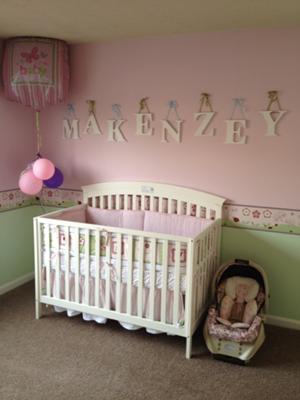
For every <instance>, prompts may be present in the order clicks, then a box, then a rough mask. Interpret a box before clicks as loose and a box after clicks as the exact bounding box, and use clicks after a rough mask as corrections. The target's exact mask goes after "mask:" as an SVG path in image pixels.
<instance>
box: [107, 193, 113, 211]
mask: <svg viewBox="0 0 300 400" xmlns="http://www.w3.org/2000/svg"><path fill="white" fill-rule="evenodd" d="M107 197H108V209H109V210H112V195H108V196H107Z"/></svg>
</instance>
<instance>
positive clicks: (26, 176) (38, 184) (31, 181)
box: [19, 169, 43, 196]
mask: <svg viewBox="0 0 300 400" xmlns="http://www.w3.org/2000/svg"><path fill="white" fill-rule="evenodd" d="M42 187H43V181H42V180H41V179H38V178H37V177H36V176H35V175H34V174H33V172H32V170H31V169H28V170H27V171H25V172H22V173H21V175H20V178H19V188H20V189H21V191H22V192H23V193H25V194H28V195H30V196H33V195H35V194H38V193H39V192H40V191H41V190H42Z"/></svg>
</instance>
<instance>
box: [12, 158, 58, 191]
mask: <svg viewBox="0 0 300 400" xmlns="http://www.w3.org/2000/svg"><path fill="white" fill-rule="evenodd" d="M63 181H64V176H63V174H62V172H61V171H60V170H59V169H58V168H56V167H55V166H54V164H53V163H52V162H51V161H50V160H47V158H42V157H39V158H38V159H37V160H36V161H34V162H33V163H32V164H29V165H28V167H27V168H26V169H25V170H24V171H23V172H21V175H20V178H19V188H20V189H21V191H22V192H23V193H25V194H28V195H30V196H34V195H36V194H38V193H39V192H40V191H41V190H42V187H43V184H44V185H45V186H46V187H48V188H52V189H54V188H57V187H59V186H61V185H62V183H63Z"/></svg>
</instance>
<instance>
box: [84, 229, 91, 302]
mask: <svg viewBox="0 0 300 400" xmlns="http://www.w3.org/2000/svg"><path fill="white" fill-rule="evenodd" d="M84 269H85V277H84V294H85V296H84V302H85V304H87V305H88V304H89V296H90V232H89V230H88V229H86V231H85V235H84Z"/></svg>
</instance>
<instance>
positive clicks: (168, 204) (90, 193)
mask: <svg viewBox="0 0 300 400" xmlns="http://www.w3.org/2000/svg"><path fill="white" fill-rule="evenodd" d="M82 189H83V201H84V203H85V204H88V205H90V206H92V207H97V208H106V209H116V210H120V209H124V210H150V211H158V212H165V213H169V214H171V213H175V214H181V215H193V216H196V217H202V218H208V219H218V218H221V216H222V205H223V203H224V201H225V199H224V198H222V197H219V196H215V195H212V194H209V193H205V192H201V191H198V190H194V189H188V188H185V187H181V186H173V185H167V184H162V183H152V182H105V183H97V184H93V185H88V186H83V187H82Z"/></svg>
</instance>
